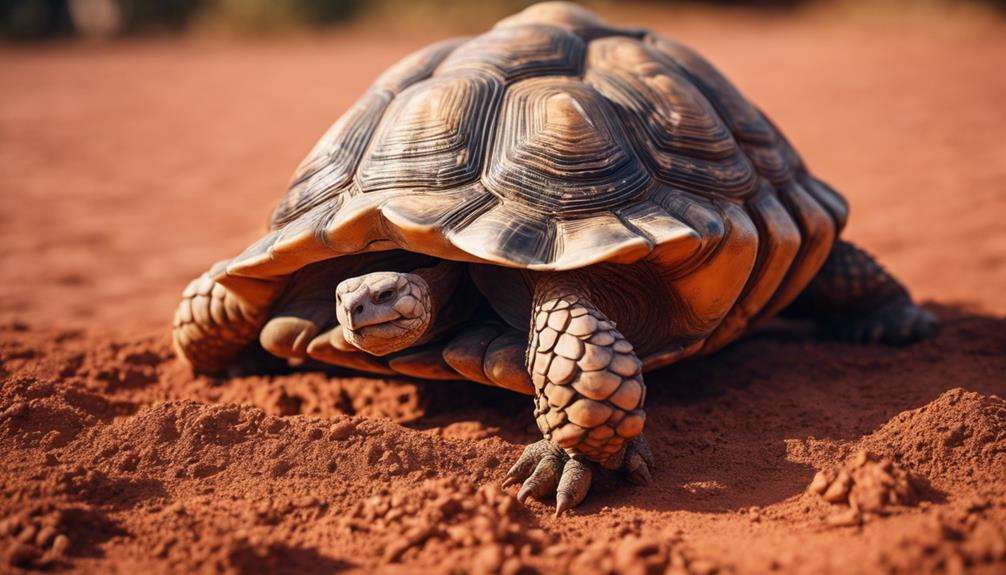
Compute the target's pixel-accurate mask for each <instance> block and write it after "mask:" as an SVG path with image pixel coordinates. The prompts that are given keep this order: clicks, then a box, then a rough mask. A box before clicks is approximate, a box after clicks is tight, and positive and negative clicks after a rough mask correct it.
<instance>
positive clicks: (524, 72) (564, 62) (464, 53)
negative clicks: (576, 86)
mask: <svg viewBox="0 0 1006 575" xmlns="http://www.w3.org/2000/svg"><path fill="white" fill-rule="evenodd" d="M583 53H584V42H583V40H581V39H580V38H579V37H577V36H576V35H574V34H572V33H570V32H567V31H566V30H563V29H562V28H557V27H555V26H544V25H540V24H529V25H526V26H514V27H505V28H495V29H493V30H490V31H489V32H486V33H485V34H483V35H481V36H478V37H476V38H474V39H472V40H471V41H469V42H466V43H465V44H463V45H462V46H460V47H459V48H458V49H456V50H454V52H452V53H451V55H450V56H448V57H447V58H446V59H445V60H444V61H443V63H441V64H440V67H439V68H438V69H437V74H449V73H452V72H459V71H476V72H482V71H485V72H489V73H492V74H496V75H498V76H499V77H500V79H501V80H502V81H503V82H504V83H512V82H515V81H517V80H519V79H522V78H525V77H528V76H575V75H578V74H579V73H580V69H581V67H582V65H583Z"/></svg>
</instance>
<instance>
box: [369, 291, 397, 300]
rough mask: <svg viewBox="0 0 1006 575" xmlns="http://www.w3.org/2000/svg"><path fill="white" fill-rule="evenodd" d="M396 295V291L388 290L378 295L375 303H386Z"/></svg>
mask: <svg viewBox="0 0 1006 575" xmlns="http://www.w3.org/2000/svg"><path fill="white" fill-rule="evenodd" d="M394 295H395V290H390V289H386V290H384V291H382V292H381V293H379V294H377V298H375V299H374V302H375V303H386V302H387V301H388V300H390V299H391V297H392V296H394Z"/></svg>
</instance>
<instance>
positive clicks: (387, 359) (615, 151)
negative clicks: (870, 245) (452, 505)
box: [173, 2, 937, 514]
mask: <svg viewBox="0 0 1006 575" xmlns="http://www.w3.org/2000/svg"><path fill="white" fill-rule="evenodd" d="M847 215H848V204H847V202H846V201H845V200H844V199H843V198H842V196H841V195H840V194H839V193H838V192H836V191H835V190H834V189H832V188H831V187H830V186H828V185H827V184H825V183H824V182H822V181H821V180H819V179H818V178H816V177H815V176H814V175H812V174H811V173H810V172H809V171H808V169H807V167H806V165H805V164H804V162H803V161H802V159H801V158H800V156H799V155H798V154H797V152H796V151H795V150H794V149H793V147H792V146H791V145H790V144H789V142H788V141H787V140H786V138H785V137H784V136H783V135H782V133H781V132H780V131H779V130H778V129H777V128H776V127H775V126H774V125H773V124H772V122H771V121H770V120H769V119H768V118H767V117H766V115H765V114H763V113H762V112H761V111H760V110H759V109H758V108H756V107H755V106H754V105H753V104H751V103H750V102H749V101H748V100H747V99H745V98H744V96H742V95H741V93H740V92H739V91H738V90H737V89H736V88H735V87H734V86H733V85H732V84H731V83H730V82H729V81H728V80H727V79H726V78H724V77H723V76H722V75H721V74H720V73H719V72H718V71H717V70H716V69H715V68H714V67H713V66H712V65H711V64H709V63H708V62H707V61H706V60H705V59H703V57H701V56H700V55H699V54H697V53H696V52H694V51H693V50H691V49H689V48H688V47H686V46H684V45H682V44H680V43H678V42H676V41H674V40H672V39H670V38H666V37H664V36H660V35H657V34H653V33H650V32H647V31H646V30H642V29H635V28H624V27H616V26H613V25H609V24H607V23H606V22H604V21H603V20H602V19H600V18H599V17H598V16H596V15H595V14H594V13H592V12H590V11H588V10H586V9H584V8H581V7H579V6H576V5H574V4H569V3H563V2H549V3H543V4H537V5H534V6H531V7H530V8H527V9H526V10H524V11H523V12H520V13H518V14H516V15H513V16H510V17H508V18H505V19H503V20H502V21H500V22H499V23H497V24H496V25H495V26H494V27H493V28H492V29H491V30H489V31H488V32H486V33H484V34H482V35H481V36H477V37H474V38H471V39H465V38H459V39H452V40H446V41H443V42H439V43H436V44H433V45H431V46H428V47H426V48H423V49H421V50H419V51H417V52H415V53H413V54H412V55H410V56H408V57H406V58H404V59H403V60H401V61H400V62H398V63H397V64H395V65H394V66H392V67H391V68H390V69H388V70H387V71H386V72H384V73H383V74H382V75H381V76H380V77H378V79H377V80H376V81H375V82H374V84H373V85H372V86H371V87H370V89H368V90H367V91H366V92H365V93H364V94H363V96H362V97H361V98H360V99H359V101H357V102H356V104H355V105H353V106H352V108H350V109H349V111H347V112H346V113H345V114H344V115H343V116H342V117H341V118H340V119H339V120H338V121H336V122H335V124H334V125H333V126H332V127H331V128H330V129H329V130H328V132H327V133H326V134H325V135H324V136H323V137H322V138H321V140H320V141H319V142H318V143H317V145H316V146H315V147H314V149H313V150H312V151H311V152H310V153H309V155H308V156H307V158H306V159H305V160H304V161H303V163H302V164H301V165H300V167H299V168H298V169H297V171H296V173H295V176H294V178H293V181H292V184H291V186H290V188H289V190H288V192H287V193H286V195H285V197H284V198H283V199H282V200H281V201H280V202H279V204H278V206H277V207H276V208H275V210H274V212H273V213H272V218H271V221H270V226H269V231H268V233H266V234H265V236H264V237H263V238H261V239H260V240H259V241H258V242H256V243H254V244H253V245H252V246H251V247H249V248H248V249H247V250H245V251H244V252H243V253H242V254H240V255H239V256H237V257H235V258H234V259H231V260H227V261H222V262H218V263H217V264H216V265H214V266H213V267H212V268H211V269H210V270H209V271H208V272H207V273H206V274H203V275H202V276H201V277H199V278H198V279H196V280H194V281H193V282H192V283H190V284H189V286H188V287H187V288H186V289H185V291H184V293H183V299H182V302H181V304H180V305H179V307H178V310H177V312H176V314H175V318H174V333H173V339H174V344H175V348H176V350H177V352H178V354H179V355H181V356H182V357H184V358H186V359H187V360H188V361H189V362H190V363H191V365H192V367H193V368H194V370H195V371H197V372H207V373H213V372H219V371H221V370H224V369H227V368H228V367H229V366H233V365H235V364H238V365H241V364H243V363H247V362H251V361H253V360H251V359H248V358H249V357H250V356H249V352H247V351H246V350H247V349H250V347H249V346H251V347H252V348H254V347H255V346H256V345H257V344H260V348H259V349H260V350H261V349H263V348H264V350H265V351H267V352H269V353H270V354H272V355H274V356H277V357H279V358H284V359H286V360H289V361H291V362H300V361H304V360H313V361H320V362H324V363H327V364H333V365H336V366H341V367H345V368H350V369H354V370H360V371H366V372H371V373H377V374H401V375H406V376H414V377H419V378H427V379H446V380H470V381H474V382H478V383H482V384H487V385H493V386H498V387H502V388H505V389H509V390H513V391H516V392H519V393H523V394H527V395H533V396H534V402H533V404H534V417H535V421H536V422H537V425H538V427H539V429H540V430H541V432H542V434H543V436H544V438H543V439H542V440H541V441H539V442H536V443H533V444H531V445H529V446H528V447H527V448H526V449H525V450H524V452H523V454H522V455H521V456H520V457H519V459H518V460H517V462H516V463H515V464H514V466H513V467H512V468H511V469H510V471H509V472H508V474H507V477H506V480H505V484H513V483H522V485H521V487H520V489H519V492H518V498H519V499H520V500H521V501H523V500H524V499H525V498H527V497H531V496H533V497H536V498H543V497H545V496H547V495H549V494H550V493H554V494H555V497H556V514H559V513H561V512H562V511H564V510H566V509H569V508H571V507H573V506H575V505H577V504H578V503H580V502H581V501H582V500H583V499H584V497H585V495H586V493H587V490H588V488H589V486H590V483H591V477H592V473H593V471H592V469H593V470H597V469H598V468H603V469H610V470H621V471H622V472H624V474H625V477H626V478H627V479H629V480H630V481H633V482H637V483H645V482H647V481H649V479H650V467H651V466H652V455H651V452H650V449H649V447H648V446H647V444H646V443H645V441H644V440H643V436H642V431H643V427H644V422H645V419H646V415H645V411H644V409H643V405H644V401H645V396H646V388H645V386H644V383H643V382H644V378H643V373H644V372H647V371H650V370H653V369H656V368H659V367H663V366H666V365H669V364H671V363H674V362H677V361H680V360H682V359H685V358H688V357H697V356H703V355H707V354H710V353H712V352H714V351H716V350H718V349H720V348H722V347H723V346H725V345H727V344H728V343H730V342H732V341H734V340H736V339H737V338H738V337H740V336H741V335H742V334H744V333H745V332H748V331H750V330H751V328H752V327H754V326H757V325H759V324H762V323H763V322H764V321H766V320H767V319H769V318H772V317H773V316H776V315H779V314H781V313H784V314H786V315H789V316H792V317H798V318H799V317H802V318H806V319H810V320H814V321H816V322H817V323H818V324H819V325H820V326H821V327H822V328H823V329H824V331H826V332H827V333H830V334H832V335H834V336H836V337H838V338H840V339H844V340H849V341H860V342H884V343H888V344H894V345H900V344H907V343H910V342H913V341H916V340H918V339H921V338H924V337H927V336H929V335H931V334H933V333H934V332H935V330H936V329H937V321H936V319H935V317H934V316H933V315H932V314H931V313H929V312H928V311H926V310H923V309H921V308H920V307H918V306H916V305H915V304H914V303H913V302H912V299H911V298H910V296H909V294H908V291H907V290H906V289H905V288H904V287H903V286H902V284H901V283H899V282H898V281H897V280H896V279H895V278H893V277H892V276H891V275H890V274H888V273H887V272H886V271H885V270H884V269H883V267H881V266H880V265H879V264H878V263H877V262H876V261H875V260H874V259H873V258H872V257H871V256H870V255H868V254H867V253H865V252H864V251H862V250H860V249H858V248H857V247H855V246H853V245H852V244H851V243H849V242H846V241H843V240H841V239H839V234H840V232H841V231H842V229H843V228H844V226H845V223H846V219H847ZM256 342H257V344H256Z"/></svg>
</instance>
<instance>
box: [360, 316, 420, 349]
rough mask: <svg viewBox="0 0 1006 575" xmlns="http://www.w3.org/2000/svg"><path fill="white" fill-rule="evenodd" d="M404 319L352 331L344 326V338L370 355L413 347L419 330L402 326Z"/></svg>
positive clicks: (400, 318)
mask: <svg viewBox="0 0 1006 575" xmlns="http://www.w3.org/2000/svg"><path fill="white" fill-rule="evenodd" d="M403 319H404V318H402V317H399V318H397V319H394V320H391V321H386V322H382V323H377V324H373V325H367V326H363V327H358V328H356V329H350V328H349V327H348V326H345V325H344V326H342V329H343V337H345V339H346V341H348V342H349V343H351V344H353V345H354V346H355V347H356V348H357V349H359V350H360V351H363V352H365V353H369V354H370V355H376V356H382V355H387V354H389V353H394V352H396V351H401V350H403V349H406V348H407V347H409V346H411V345H412V344H413V343H415V341H416V340H417V339H419V336H420V335H422V334H420V333H417V330H415V329H410V328H409V327H408V326H405V325H402V320H403Z"/></svg>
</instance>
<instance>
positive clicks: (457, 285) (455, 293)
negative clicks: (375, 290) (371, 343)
mask: <svg viewBox="0 0 1006 575" xmlns="http://www.w3.org/2000/svg"><path fill="white" fill-rule="evenodd" d="M409 273H412V274H415V275H417V276H419V277H421V278H423V280H425V281H426V283H427V285H429V289H430V304H431V306H432V308H433V309H432V310H431V314H432V317H431V318H430V325H429V327H427V328H426V332H425V333H424V334H423V336H422V337H421V338H420V339H419V341H417V342H416V343H417V344H422V343H427V342H430V341H433V340H435V339H437V338H438V337H439V336H440V335H442V334H443V333H445V332H447V331H449V330H450V329H451V328H453V327H455V326H457V325H458V324H460V323H461V322H463V321H465V320H467V319H468V318H469V317H470V316H471V314H472V311H473V309H474V307H475V302H474V301H473V298H472V297H471V293H470V292H473V291H474V290H472V289H469V287H468V286H467V285H466V282H464V281H462V279H463V278H464V277H465V266H464V264H462V263H460V262H455V261H451V260H443V261H441V262H439V263H437V264H436V265H433V266H430V267H425V268H419V269H415V270H412V271H411V272H409Z"/></svg>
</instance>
